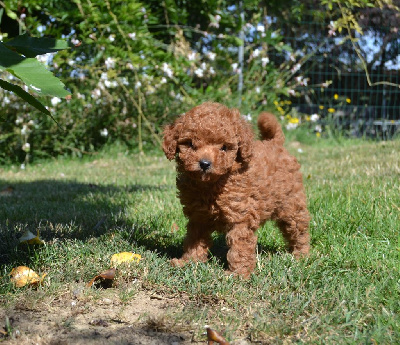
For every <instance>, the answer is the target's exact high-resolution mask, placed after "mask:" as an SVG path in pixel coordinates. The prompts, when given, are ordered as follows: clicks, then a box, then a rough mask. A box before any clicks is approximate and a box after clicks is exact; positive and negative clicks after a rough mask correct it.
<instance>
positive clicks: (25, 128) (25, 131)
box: [21, 125, 30, 135]
mask: <svg viewBox="0 0 400 345" xmlns="http://www.w3.org/2000/svg"><path fill="white" fill-rule="evenodd" d="M29 133H30V129H29V127H28V126H27V125H23V126H22V128H21V135H28V134H29Z"/></svg>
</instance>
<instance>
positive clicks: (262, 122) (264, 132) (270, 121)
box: [257, 112, 285, 145]
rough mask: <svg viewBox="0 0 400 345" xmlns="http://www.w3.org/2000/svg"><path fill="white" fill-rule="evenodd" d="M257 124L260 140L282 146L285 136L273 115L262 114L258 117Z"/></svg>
mask: <svg viewBox="0 0 400 345" xmlns="http://www.w3.org/2000/svg"><path fill="white" fill-rule="evenodd" d="M257 124H258V129H259V130H260V135H261V140H271V141H274V142H275V143H277V144H279V145H283V143H284V142H285V135H284V134H283V131H282V127H281V125H280V124H279V122H278V120H277V118H276V117H275V115H273V114H271V113H267V112H263V113H261V114H260V115H259V117H258V122H257Z"/></svg>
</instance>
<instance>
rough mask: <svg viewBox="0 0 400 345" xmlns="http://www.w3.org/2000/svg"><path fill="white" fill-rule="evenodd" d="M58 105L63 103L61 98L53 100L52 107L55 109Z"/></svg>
mask: <svg viewBox="0 0 400 345" xmlns="http://www.w3.org/2000/svg"><path fill="white" fill-rule="evenodd" d="M58 103H61V98H59V97H53V98H52V99H51V105H52V106H53V107H55V106H56V105H57V104H58Z"/></svg>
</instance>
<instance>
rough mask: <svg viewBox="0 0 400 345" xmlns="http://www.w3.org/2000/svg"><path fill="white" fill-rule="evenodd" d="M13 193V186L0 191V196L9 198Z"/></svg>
mask: <svg viewBox="0 0 400 345" xmlns="http://www.w3.org/2000/svg"><path fill="white" fill-rule="evenodd" d="M13 193H14V187H13V186H7V187H5V188H4V189H2V190H1V191H0V196H11V195H12V194H13Z"/></svg>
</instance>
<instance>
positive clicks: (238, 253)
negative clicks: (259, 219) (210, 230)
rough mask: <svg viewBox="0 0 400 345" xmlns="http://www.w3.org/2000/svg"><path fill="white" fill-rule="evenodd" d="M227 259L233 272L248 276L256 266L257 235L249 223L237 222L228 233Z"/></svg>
mask: <svg viewBox="0 0 400 345" xmlns="http://www.w3.org/2000/svg"><path fill="white" fill-rule="evenodd" d="M226 243H227V244H228V246H229V247H230V248H229V251H228V254H227V260H228V264H229V270H230V271H231V272H232V273H235V274H239V275H242V276H243V277H245V278H248V277H249V276H250V274H251V272H252V271H253V270H254V268H255V266H256V245H257V236H256V234H255V232H254V231H253V230H252V229H251V228H249V227H248V225H247V224H235V225H234V226H233V227H232V229H231V230H229V232H228V233H227V235H226Z"/></svg>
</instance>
